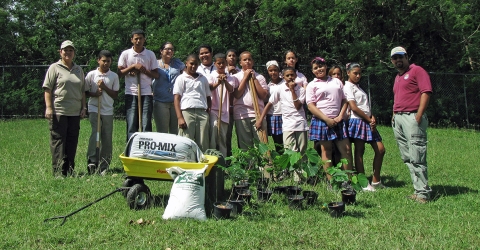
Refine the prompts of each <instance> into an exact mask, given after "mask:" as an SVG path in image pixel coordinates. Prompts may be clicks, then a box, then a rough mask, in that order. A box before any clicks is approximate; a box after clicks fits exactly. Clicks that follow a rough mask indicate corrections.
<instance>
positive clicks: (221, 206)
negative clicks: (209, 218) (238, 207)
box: [213, 202, 233, 219]
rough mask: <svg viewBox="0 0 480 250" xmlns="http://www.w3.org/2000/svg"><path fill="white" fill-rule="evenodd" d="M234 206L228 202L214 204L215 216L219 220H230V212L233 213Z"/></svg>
mask: <svg viewBox="0 0 480 250" xmlns="http://www.w3.org/2000/svg"><path fill="white" fill-rule="evenodd" d="M232 209H233V206H232V204H230V203H227V202H215V203H213V216H215V218H217V219H228V218H230V212H231V211H232Z"/></svg>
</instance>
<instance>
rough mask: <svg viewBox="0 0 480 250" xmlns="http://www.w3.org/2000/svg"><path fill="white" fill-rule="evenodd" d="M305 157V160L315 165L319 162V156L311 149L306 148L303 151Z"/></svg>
mask: <svg viewBox="0 0 480 250" xmlns="http://www.w3.org/2000/svg"><path fill="white" fill-rule="evenodd" d="M305 155H306V156H307V159H308V161H309V162H312V163H315V164H317V165H318V163H319V162H320V156H319V155H318V152H317V150H315V149H313V148H308V149H307V150H306V151H305Z"/></svg>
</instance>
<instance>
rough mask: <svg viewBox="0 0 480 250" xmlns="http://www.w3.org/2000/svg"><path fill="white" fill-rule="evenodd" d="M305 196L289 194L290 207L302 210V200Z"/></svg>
mask: <svg viewBox="0 0 480 250" xmlns="http://www.w3.org/2000/svg"><path fill="white" fill-rule="evenodd" d="M303 199H304V197H303V196H302V195H289V196H288V207H289V208H290V209H293V210H301V209H302V208H303V206H302V201H303Z"/></svg>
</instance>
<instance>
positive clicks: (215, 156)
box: [120, 150, 224, 210]
mask: <svg viewBox="0 0 480 250" xmlns="http://www.w3.org/2000/svg"><path fill="white" fill-rule="evenodd" d="M205 153H206V154H205V155H204V156H205V158H206V162H202V163H197V162H180V161H158V160H149V159H142V158H133V157H127V156H125V155H124V154H121V155H120V160H121V161H122V164H123V169H124V171H125V174H126V178H125V181H124V182H123V185H122V187H123V188H124V189H123V190H122V194H123V196H124V197H125V198H126V200H127V204H128V206H129V207H130V208H131V209H135V210H140V209H145V208H147V207H148V206H149V205H150V204H151V203H152V200H153V198H152V195H151V192H150V189H149V188H148V186H147V185H146V184H145V182H144V180H158V181H173V179H172V177H171V176H170V175H169V174H168V173H167V170H166V169H167V168H171V167H180V168H182V169H185V170H189V169H190V170H191V169H202V168H204V167H205V166H206V165H207V169H206V171H205V183H206V189H205V190H206V195H205V199H207V200H212V201H213V202H215V201H217V200H219V199H221V198H223V188H224V187H223V184H224V180H223V171H222V170H220V169H217V167H216V166H215V164H216V163H217V161H219V158H220V159H221V160H220V161H223V157H222V155H221V153H220V152H219V151H217V150H207V151H206V152H205ZM205 204H206V205H207V204H208V203H207V202H205Z"/></svg>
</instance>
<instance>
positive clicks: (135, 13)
mask: <svg viewBox="0 0 480 250" xmlns="http://www.w3.org/2000/svg"><path fill="white" fill-rule="evenodd" d="M479 9H480V1H477V0H463V1H452V0H440V1H434V0H421V1H419V0H401V1H386V0H335V1H306V0H283V1H281V0H262V1H260V0H230V1H228V0H227V1H218V0H210V1H198V0H169V1H165V0H160V1H158V0H157V1H152V0H145V1H130V0H126V1H114V0H103V1H100V0H88V1H78V0H62V1H58V0H28V1H27V0H16V1H13V0H3V1H0V25H1V27H2V32H0V41H1V42H0V55H1V56H2V58H3V60H2V63H3V64H9V65H15V64H50V63H52V62H53V61H56V60H57V59H58V52H57V51H58V48H59V45H60V43H61V42H62V41H63V40H66V39H69V40H72V41H73V42H74V43H75V46H76V47H77V54H76V62H77V63H78V64H94V65H95V60H94V59H95V56H96V54H97V53H98V51H100V50H102V49H108V50H110V51H112V52H113V53H114V54H115V55H116V57H118V55H119V54H120V53H121V51H122V50H124V49H126V48H128V47H130V46H131V44H130V39H129V36H130V32H131V31H132V30H133V29H134V28H140V29H143V30H144V31H145V32H146V33H147V48H149V49H151V50H153V51H154V52H156V53H157V54H158V50H159V47H160V45H161V44H163V43H164V42H165V41H170V42H172V43H173V44H174V45H175V48H176V56H177V57H179V58H181V59H183V58H184V57H185V56H186V55H187V54H189V53H193V52H196V48H197V46H198V45H200V44H204V43H206V44H210V45H211V46H212V47H213V50H214V52H215V53H216V52H225V51H226V50H227V49H229V48H235V49H237V50H238V51H243V50H249V51H251V52H252V54H253V55H254V58H255V59H256V60H257V62H259V63H262V64H263V63H264V62H266V61H268V60H271V59H276V60H279V61H283V57H284V55H285V52H286V51H287V50H293V51H295V52H296V53H297V54H298V56H299V58H300V59H301V60H302V62H301V63H302V64H307V62H308V61H309V59H310V58H313V57H314V56H322V57H324V58H326V59H327V61H328V62H329V63H331V64H333V63H335V64H342V65H344V64H345V63H347V62H351V61H356V62H360V63H361V64H362V65H364V66H365V69H366V70H367V71H368V72H379V71H380V72H381V71H387V70H390V69H391V63H390V60H389V51H390V49H391V48H392V47H394V46H398V45H401V46H404V47H406V48H407V51H408V53H409V57H410V60H411V61H412V62H415V63H417V64H419V65H422V66H423V67H424V68H426V69H427V70H429V71H444V72H479V66H480V65H479V61H480V48H479V46H480V43H479V40H480V36H479V35H480V34H479V28H480V16H479V15H476V12H477V10H479Z"/></svg>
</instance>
